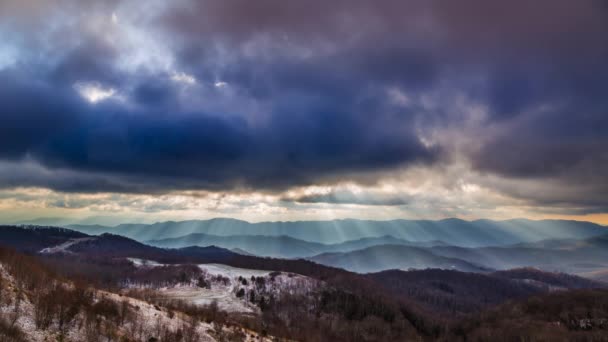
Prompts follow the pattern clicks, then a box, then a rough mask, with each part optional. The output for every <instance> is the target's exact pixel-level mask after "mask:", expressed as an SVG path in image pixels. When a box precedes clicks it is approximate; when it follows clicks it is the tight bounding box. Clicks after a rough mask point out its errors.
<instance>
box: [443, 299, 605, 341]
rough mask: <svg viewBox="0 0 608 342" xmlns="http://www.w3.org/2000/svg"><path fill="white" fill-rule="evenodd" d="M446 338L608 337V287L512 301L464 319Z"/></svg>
mask: <svg viewBox="0 0 608 342" xmlns="http://www.w3.org/2000/svg"><path fill="white" fill-rule="evenodd" d="M444 339H445V340H446V341H487V340H492V341H564V342H565V341H608V291H607V290H571V291H558V292H554V293H551V294H548V295H542V296H533V297H530V298H528V299H525V300H520V301H514V302H508V303H506V304H503V305H500V306H498V307H495V308H493V309H490V310H487V311H484V312H482V313H479V314H477V315H475V316H473V317H471V318H468V319H466V320H464V321H462V322H460V323H459V324H458V325H455V326H454V327H453V328H452V329H451V331H450V332H448V333H447V334H446V335H445V336H444Z"/></svg>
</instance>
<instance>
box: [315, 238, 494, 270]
mask: <svg viewBox="0 0 608 342" xmlns="http://www.w3.org/2000/svg"><path fill="white" fill-rule="evenodd" d="M309 260H311V261H314V262H316V263H319V264H323V265H328V266H332V267H339V268H343V269H345V270H349V271H352V272H358V273H370V272H378V271H384V270H390V269H400V270H407V269H425V268H441V269H450V270H457V271H463V272H486V271H489V269H487V268H484V267H482V266H478V265H475V264H474V263H472V262H468V261H464V260H461V259H457V258H449V257H443V256H438V255H435V254H433V253H431V252H429V251H428V250H427V249H424V248H418V247H410V246H400V245H382V246H373V247H368V248H365V249H361V250H357V251H353V252H348V253H324V254H320V255H317V256H315V257H312V258H310V259H309Z"/></svg>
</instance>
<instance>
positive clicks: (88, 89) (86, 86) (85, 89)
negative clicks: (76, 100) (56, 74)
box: [74, 82, 116, 103]
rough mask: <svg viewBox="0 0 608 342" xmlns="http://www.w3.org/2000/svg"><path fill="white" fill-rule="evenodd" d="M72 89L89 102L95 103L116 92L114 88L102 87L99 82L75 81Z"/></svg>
mask: <svg viewBox="0 0 608 342" xmlns="http://www.w3.org/2000/svg"><path fill="white" fill-rule="evenodd" d="M74 89H76V91H77V92H78V93H79V94H80V96H82V97H83V98H84V99H85V100H87V101H89V102H91V103H97V102H99V101H103V100H105V99H108V98H110V97H112V96H114V95H115V94H116V90H115V89H114V88H104V87H102V86H101V85H100V84H99V83H96V82H94V83H82V82H79V83H76V84H75V85H74Z"/></svg>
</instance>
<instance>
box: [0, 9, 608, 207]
mask: <svg viewBox="0 0 608 342" xmlns="http://www.w3.org/2000/svg"><path fill="white" fill-rule="evenodd" d="M11 3H12V2H11ZM51 3H52V5H48V4H51ZM124 3H127V1H122V2H121V1H111V2H107V3H105V4H100V5H96V6H92V5H86V8H85V7H84V6H85V5H82V4H81V3H80V2H71V1H57V2H48V4H47V2H45V4H47V5H48V6H49V8H53V13H59V15H60V17H61V15H63V16H64V17H70V16H75V17H79V18H80V17H83V16H84V19H82V20H81V21H82V22H80V21H76V22H77V23H79V24H70V25H68V26H66V27H63V31H62V30H61V29H59V32H57V30H58V29H57V27H62V26H61V22H59V24H58V23H54V24H53V25H48V26H49V27H53V30H54V31H53V34H49V35H48V37H50V38H49V39H50V41H46V42H43V40H42V39H40V38H39V37H40V34H39V31H43V29H44V27H43V28H40V25H41V24H40V23H39V25H36V26H35V30H34V29H32V31H31V32H28V30H27V28H26V27H27V25H17V24H11V23H15V22H16V23H21V24H22V23H25V22H31V20H32V19H31V18H32V17H28V15H27V14H29V13H33V12H38V10H35V7H36V6H32V7H31V8H30V7H28V6H25V5H18V4H17V2H16V1H15V4H14V5H13V6H6V5H4V6H5V8H4V9H5V11H8V13H12V15H11V17H12V19H11V21H10V23H9V24H6V25H5V26H2V25H0V30H3V29H4V30H6V32H15V31H16V30H19V33H20V34H21V36H22V39H21V40H20V41H21V42H22V41H25V42H26V43H27V44H26V43H19V44H21V45H19V46H27V49H23V51H20V55H19V57H20V59H19V62H18V63H15V64H14V65H11V66H10V67H7V68H5V69H4V70H2V69H0V100H1V102H2V106H3V108H2V116H1V117H0V123H1V125H0V134H1V135H0V142H1V144H0V158H2V159H5V160H19V159H20V158H26V159H27V160H29V161H31V162H34V163H40V164H41V165H42V168H44V169H48V170H52V172H50V173H49V172H38V171H36V172H35V175H34V172H33V171H32V172H33V173H32V174H31V176H30V177H26V175H27V173H24V174H23V175H20V176H18V177H17V176H14V177H12V178H10V179H9V177H7V176H4V177H3V179H2V180H1V182H0V183H2V184H4V186H18V185H37V186H47V187H51V188H54V189H57V190H62V191H87V192H88V191H104V190H105V191H108V190H111V191H119V192H146V191H147V192H153V191H166V190H173V189H195V188H204V189H230V188H235V187H245V188H263V189H282V188H287V187H290V186H294V185H303V184H311V183H315V182H319V181H332V180H337V179H340V178H353V177H358V175H360V174H363V173H366V172H373V171H377V170H387V169H392V168H397V167H401V166H404V165H410V164H413V163H432V162H436V161H438V160H440V159H442V158H445V159H448V158H449V155H447V154H448V153H449V150H450V146H438V145H434V146H433V147H428V146H425V145H424V144H423V143H422V142H421V140H420V138H419V135H420V130H421V129H422V130H429V131H433V129H434V128H435V126H440V127H452V128H451V129H452V130H456V131H458V129H459V127H460V126H459V120H460V117H455V116H454V115H453V113H452V111H451V106H452V104H451V103H449V102H448V101H447V100H446V102H445V103H443V102H441V101H443V98H436V97H435V98H434V99H435V100H434V101H439V102H440V103H436V104H435V105H436V106H437V107H440V108H441V110H438V111H432V110H428V109H425V108H422V107H420V108H419V107H407V106H406V107H407V108H406V107H404V106H403V105H399V104H395V103H393V102H391V99H390V97H389V96H387V89H391V88H395V89H398V90H399V91H401V92H403V93H404V94H407V95H408V96H409V97H411V98H415V97H422V96H424V95H427V94H432V93H433V92H435V91H437V89H440V88H442V87H445V86H446V85H449V88H450V89H451V90H452V91H454V92H460V93H463V94H464V95H465V96H466V97H467V98H468V99H469V100H470V101H471V102H472V103H475V104H479V105H483V106H486V107H487V108H488V117H487V119H486V121H485V122H483V124H482V125H481V127H479V131H478V132H475V134H476V135H478V136H479V146H477V148H474V149H471V151H469V150H467V151H465V156H466V158H468V159H470V161H471V164H472V165H473V166H474V167H475V168H476V169H477V170H480V171H482V172H488V173H496V174H500V175H502V176H505V177H512V178H530V177H554V178H561V179H563V180H564V181H566V182H570V183H581V184H583V185H584V186H585V187H587V186H589V184H590V183H592V184H597V185H598V188H599V189H605V187H602V186H601V185H602V184H605V183H606V176H604V175H605V174H608V167H606V165H607V164H608V162H607V161H606V160H607V157H606V152H605V151H606V147H608V141H607V140H606V139H607V138H606V133H605V132H607V131H608V127H607V124H608V122H607V119H606V118H607V117H608V100H606V94H605V91H606V89H608V67H607V66H606V63H605V60H608V41H607V40H606V36H607V35H608V6H607V4H606V2H605V1H593V0H589V1H576V2H574V1H566V0H557V1H555V0H552V1H549V0H541V1H533V2H531V1H510V2H506V1H485V0H468V1H458V2H455V1H422V0H420V1H397V0H395V1H391V0H385V1H358V0H355V1H341V0H339V1H308V2H286V1H279V2H277V1H270V0H260V1H247V0H237V1H220V0H218V1H213V0H210V1H178V2H174V3H171V4H167V6H166V8H164V9H163V10H161V11H160V12H159V13H154V14H151V15H150V16H151V17H150V18H147V19H146V20H141V19H139V20H138V21H136V24H137V25H139V26H143V27H144V29H147V30H149V32H150V37H148V38H149V39H152V37H154V39H157V40H160V41H161V42H162V46H163V51H166V52H167V53H168V54H169V55H170V56H171V57H172V58H173V59H174V61H175V62H174V63H175V65H173V66H172V67H173V68H175V69H176V71H179V72H182V71H183V72H187V73H188V74H189V75H192V76H194V77H196V79H197V81H199V82H201V83H202V82H207V84H206V85H200V86H197V87H193V89H194V90H192V89H191V90H184V89H182V88H180V85H178V84H176V82H175V81H173V80H171V74H170V72H168V71H167V70H160V71H159V70H151V69H153V68H152V67H149V68H148V67H142V66H137V67H134V68H132V69H129V68H125V67H124V65H121V63H122V64H124V63H125V60H129V58H125V54H126V53H127V52H125V51H123V50H121V47H120V46H118V45H117V44H116V43H115V42H113V41H112V40H111V39H110V40H108V39H107V37H105V35H106V32H105V31H104V30H101V32H103V34H100V33H99V32H97V33H95V32H91V31H90V30H84V29H82V30H80V28H81V27H80V26H79V25H84V24H83V23H86V22H87V20H86V15H87V14H92V13H94V14H99V15H105V16H107V17H108V18H109V16H110V14H111V13H113V11H114V10H116V11H119V10H120V5H121V4H124ZM66 4H69V6H68V5H66ZM1 8H2V7H0V9H1ZM118 13H119V17H120V12H118ZM39 15H40V14H39V13H37V14H36V18H40V16H39ZM19 17H23V18H24V19H23V20H21V21H19ZM62 18H63V17H62ZM41 20H42V21H43V22H44V19H41ZM119 20H122V19H120V18H119ZM11 25H12V26H11ZM74 25H75V26H74ZM146 25H147V26H146ZM42 26H44V25H42ZM7 27H8V28H7ZM46 29H48V27H47V28H46ZM152 32H153V33H152ZM0 33H1V31H0ZM45 37H47V36H45ZM74 41H76V42H77V43H74ZM54 43H56V44H55V45H56V46H58V47H61V49H57V50H44V51H45V52H47V53H49V54H50V55H49V58H48V60H44V59H43V60H41V59H40V56H39V55H38V54H37V53H36V47H37V46H39V45H40V48H41V49H42V48H43V47H42V45H44V46H47V45H49V44H50V46H53V44H54ZM45 44H46V45H45ZM145 46H147V45H145ZM131 48H132V47H131ZM137 48H142V49H143V48H144V47H136V48H135V49H137ZM142 52H143V53H144V54H145V53H146V52H148V51H142ZM0 65H1V64H0ZM76 82H96V84H99V85H100V86H102V87H105V88H114V89H116V90H117V91H118V92H119V93H120V96H122V98H121V99H116V98H110V99H108V100H105V101H100V102H98V103H95V104H92V103H88V102H86V101H85V100H83V99H82V98H81V97H80V96H79V95H78V92H77V91H75V89H74V87H73V85H74V83H76ZM214 82H225V84H226V86H225V88H226V89H224V90H221V89H220V87H214V86H213V83H214ZM226 94H230V95H226ZM183 97H186V100H184V98H183ZM222 101H223V102H222ZM226 102H228V103H230V105H226V104H225V103H226ZM252 104H255V105H257V106H259V108H258V107H256V108H255V110H254V109H253V108H252V107H254V106H253V105H252ZM423 133H424V132H423ZM466 134H469V133H468V132H467V133H466ZM446 156H447V157H448V158H446ZM62 174H69V175H71V176H62ZM45 175H47V176H48V177H49V178H48V179H47V180H45V178H44V177H45ZM70 179H71V180H72V181H71V182H70ZM602 191H603V190H602ZM336 199H337V198H303V199H302V201H313V202H319V201H321V202H323V201H335V200H336ZM356 201H361V199H353V200H351V201H350V202H349V203H356ZM380 202H382V203H385V202H386V203H387V204H389V205H390V204H391V203H393V202H391V201H390V199H389V201H380V200H375V199H370V200H368V201H367V203H380ZM398 204H399V202H398V201H397V202H394V205H398Z"/></svg>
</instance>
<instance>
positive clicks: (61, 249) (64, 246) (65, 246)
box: [39, 237, 94, 254]
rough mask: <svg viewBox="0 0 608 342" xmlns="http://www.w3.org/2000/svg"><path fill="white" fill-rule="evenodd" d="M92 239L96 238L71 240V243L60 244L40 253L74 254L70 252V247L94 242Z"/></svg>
mask: <svg viewBox="0 0 608 342" xmlns="http://www.w3.org/2000/svg"><path fill="white" fill-rule="evenodd" d="M92 239H94V238H92V237H85V238H78V239H71V240H69V241H66V242H64V243H62V244H60V245H57V246H53V247H47V248H44V249H42V250H41V251H40V252H39V253H40V254H55V253H72V252H70V251H68V248H70V247H72V246H74V245H76V244H78V243H81V242H84V241H89V240H92Z"/></svg>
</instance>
